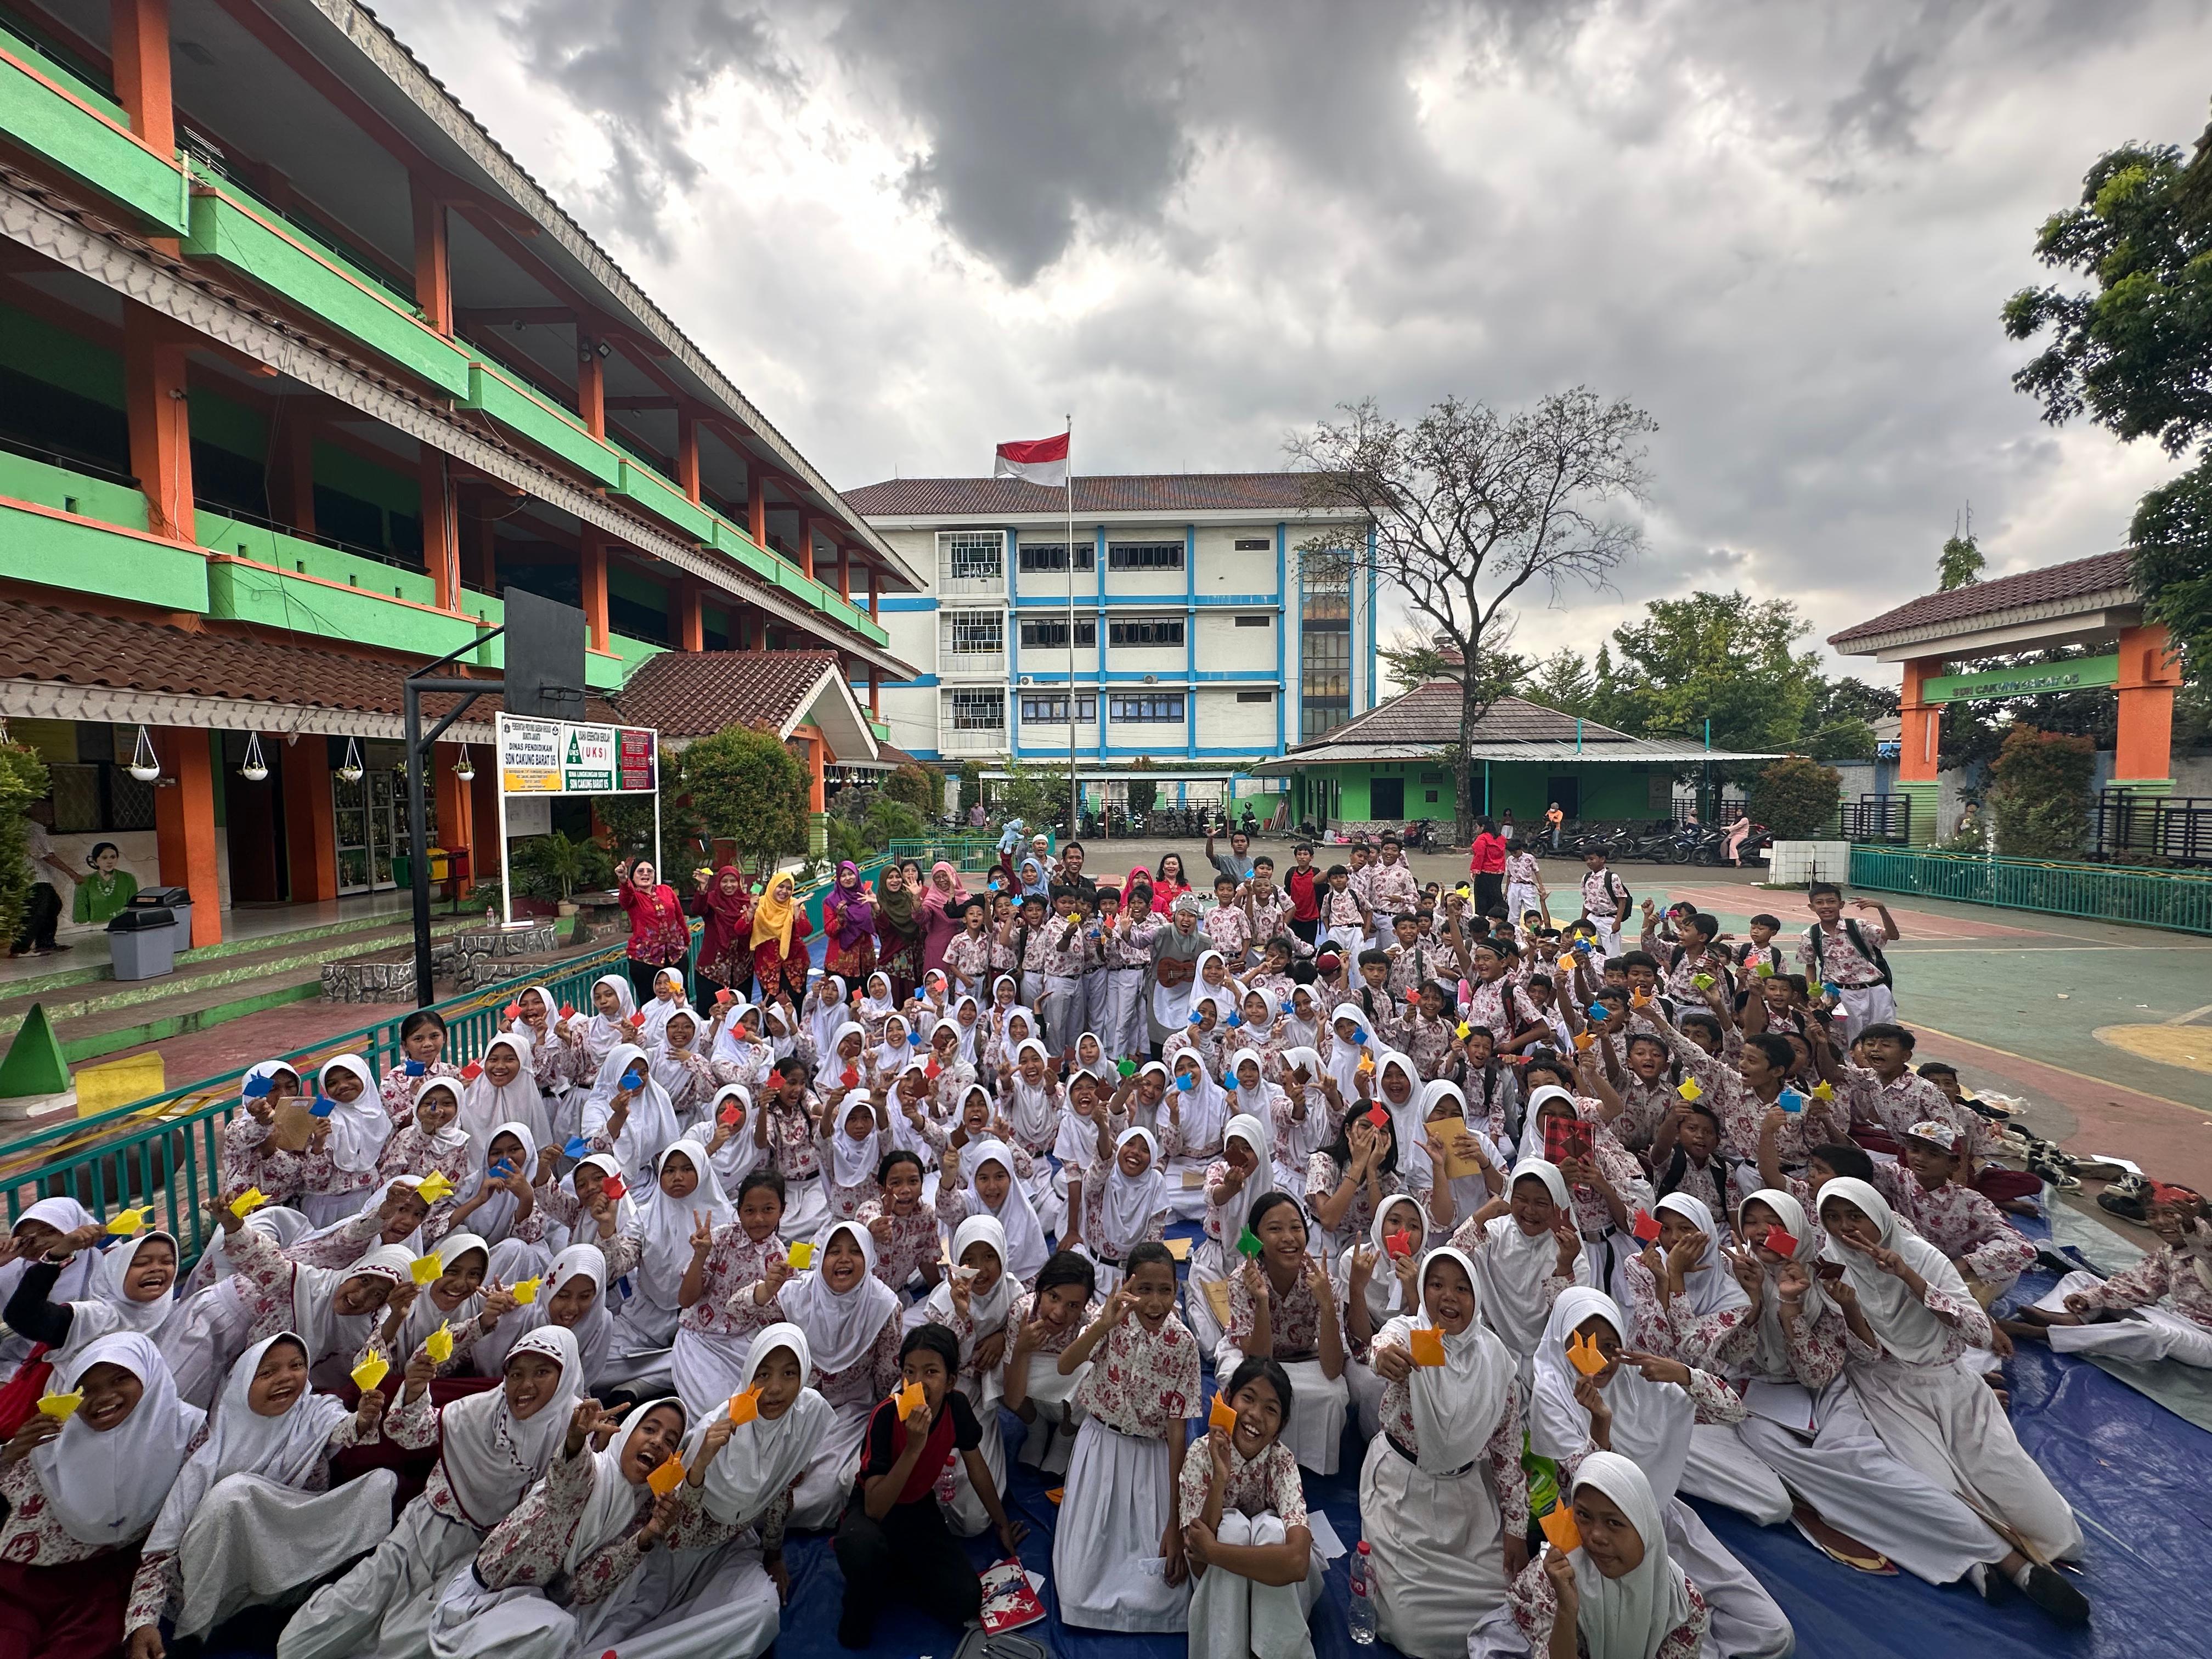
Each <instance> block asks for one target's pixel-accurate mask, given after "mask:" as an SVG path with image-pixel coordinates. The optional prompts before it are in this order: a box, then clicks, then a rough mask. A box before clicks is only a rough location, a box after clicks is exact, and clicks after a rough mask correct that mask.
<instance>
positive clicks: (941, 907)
mask: <svg viewBox="0 0 2212 1659" xmlns="http://www.w3.org/2000/svg"><path fill="white" fill-rule="evenodd" d="M967 903H968V888H967V885H966V884H964V883H963V882H962V880H961V879H960V872H959V871H957V870H956V869H954V868H953V867H952V866H951V864H949V863H947V862H946V861H945V860H943V859H939V860H938V861H937V862H936V863H935V864H933V865H932V866H930V870H929V890H928V891H927V892H926V893H924V894H923V895H922V897H921V911H922V920H923V922H924V924H925V930H924V933H923V935H922V944H921V967H922V971H923V972H924V973H927V972H928V971H929V970H930V969H933V968H942V967H943V966H945V946H946V945H950V944H951V942H952V936H953V935H954V934H955V933H958V932H959V931H960V926H961V923H960V913H961V911H962V910H963V908H965V907H966V905H967Z"/></svg>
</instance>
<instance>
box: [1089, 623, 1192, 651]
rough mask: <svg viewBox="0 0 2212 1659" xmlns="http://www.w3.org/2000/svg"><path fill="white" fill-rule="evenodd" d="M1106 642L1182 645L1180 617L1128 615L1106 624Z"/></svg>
mask: <svg viewBox="0 0 2212 1659" xmlns="http://www.w3.org/2000/svg"><path fill="white" fill-rule="evenodd" d="M1106 642H1107V643H1108V644H1109V645H1113V646H1125V645H1126V646H1163V645H1168V646H1174V647H1177V648H1181V647H1182V617H1128V618H1127V619H1117V620H1115V621H1111V622H1109V623H1107V624H1106Z"/></svg>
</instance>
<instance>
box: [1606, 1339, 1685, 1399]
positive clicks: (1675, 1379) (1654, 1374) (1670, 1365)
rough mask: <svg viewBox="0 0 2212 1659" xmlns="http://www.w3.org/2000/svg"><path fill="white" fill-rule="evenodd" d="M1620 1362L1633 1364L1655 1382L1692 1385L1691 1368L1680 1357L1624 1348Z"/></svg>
mask: <svg viewBox="0 0 2212 1659" xmlns="http://www.w3.org/2000/svg"><path fill="white" fill-rule="evenodd" d="M1620 1363H1621V1364H1624V1365H1633V1366H1635V1367H1636V1369H1637V1370H1639V1371H1642V1372H1643V1373H1644V1376H1645V1377H1646V1378H1647V1379H1649V1380H1650V1381H1651V1382H1654V1383H1674V1385H1675V1386H1676V1387H1677V1388H1683V1389H1686V1388H1688V1387H1689V1386H1690V1368H1689V1367H1688V1366H1687V1365H1685V1364H1683V1363H1682V1362H1681V1361H1680V1360H1679V1359H1669V1358H1667V1357H1666V1356H1665V1355H1664V1354H1656V1353H1645V1352H1644V1351H1643V1350H1642V1349H1640V1348H1623V1349H1622V1350H1621V1351H1620Z"/></svg>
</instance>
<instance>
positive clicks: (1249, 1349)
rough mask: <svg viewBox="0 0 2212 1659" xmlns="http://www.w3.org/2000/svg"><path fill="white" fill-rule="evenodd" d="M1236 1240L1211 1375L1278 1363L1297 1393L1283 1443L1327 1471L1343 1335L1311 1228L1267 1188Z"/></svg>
mask: <svg viewBox="0 0 2212 1659" xmlns="http://www.w3.org/2000/svg"><path fill="white" fill-rule="evenodd" d="M1245 1225H1246V1231H1245V1232H1244V1234H1243V1235H1242V1236H1240V1237H1238V1239H1237V1241H1236V1244H1235V1249H1236V1253H1237V1255H1238V1257H1239V1264H1238V1266H1237V1269H1236V1271H1234V1272H1233V1273H1231V1274H1230V1276H1229V1328H1228V1330H1227V1332H1226V1333H1225V1334H1224V1335H1223V1337H1222V1339H1221V1342H1220V1345H1219V1346H1218V1347H1216V1348H1215V1349H1214V1352H1213V1370H1214V1375H1215V1376H1226V1375H1227V1374H1228V1373H1230V1372H1231V1371H1233V1370H1236V1369H1237V1367H1238V1366H1239V1365H1241V1364H1243V1363H1244V1362H1245V1361H1246V1360H1247V1359H1267V1360H1272V1361H1273V1362H1274V1363H1276V1364H1279V1365H1281V1366H1282V1367H1283V1369H1284V1370H1285V1372H1287V1373H1288V1375H1289V1376H1290V1380H1291V1385H1292V1386H1293V1387H1294V1388H1296V1389H1297V1391H1298V1414H1297V1419H1296V1421H1295V1422H1294V1423H1293V1424H1291V1425H1290V1426H1289V1430H1288V1431H1289V1434H1290V1448H1291V1451H1292V1452H1293V1453H1294V1454H1296V1455H1297V1461H1298V1462H1299V1463H1300V1464H1301V1465H1303V1466H1304V1468H1310V1469H1311V1470H1312V1471H1313V1472H1314V1473H1315V1474H1335V1473H1336V1462H1337V1455H1338V1448H1339V1446H1340V1443H1342V1441H1343V1439H1344V1413H1345V1407H1346V1405H1347V1404H1348V1403H1349V1401H1350V1400H1351V1397H1352V1394H1351V1389H1350V1386H1349V1385H1348V1384H1347V1383H1346V1382H1345V1377H1344V1368H1345V1351H1344V1332H1343V1328H1342V1321H1341V1315H1340V1309H1339V1306H1338V1303H1337V1299H1336V1285H1335V1284H1334V1281H1332V1280H1331V1279H1330V1278H1329V1274H1328V1265H1327V1264H1326V1263H1325V1262H1324V1261H1322V1259H1321V1258H1320V1257H1319V1256H1317V1255H1313V1254H1312V1253H1311V1252H1310V1249H1309V1248H1308V1246H1309V1242H1310V1236H1311V1231H1312V1226H1311V1224H1310V1222H1309V1221H1308V1220H1307V1219H1306V1212H1305V1211H1304V1208H1303V1207H1302V1206H1300V1205H1299V1203H1298V1201H1297V1199H1295V1198H1293V1197H1291V1195H1290V1194H1288V1193H1269V1194H1267V1195H1266V1196H1265V1197H1263V1198H1261V1200H1259V1201H1258V1202H1256V1203H1255V1204H1254V1205H1253V1206H1252V1208H1251V1211H1250V1213H1249V1216H1248V1218H1247V1220H1246V1224H1245Z"/></svg>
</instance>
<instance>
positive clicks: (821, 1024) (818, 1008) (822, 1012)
mask: <svg viewBox="0 0 2212 1659" xmlns="http://www.w3.org/2000/svg"><path fill="white" fill-rule="evenodd" d="M846 995H847V990H846V986H845V981H843V980H842V979H840V978H839V977H838V976H837V975H835V974H824V975H822V977H821V978H820V979H818V980H817V981H814V989H813V991H812V992H811V994H809V995H808V997H807V999H806V1006H805V1010H804V1011H803V1012H802V1014H801V1018H804V1019H805V1022H806V1031H807V1035H808V1036H811V1037H812V1038H813V1039H814V1058H815V1063H816V1064H817V1066H821V1067H822V1069H823V1070H824V1071H827V1070H829V1056H830V1055H831V1054H834V1053H836V1048H837V1042H836V1037H837V1028H838V1027H839V1026H841V1025H842V1024H845V1023H846V1022H847V1021H848V1019H850V1018H852V1014H851V1012H850V1010H849V1008H848V1006H847V1004H846V1000H845V999H846ZM763 1034H765V1030H763Z"/></svg>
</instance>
